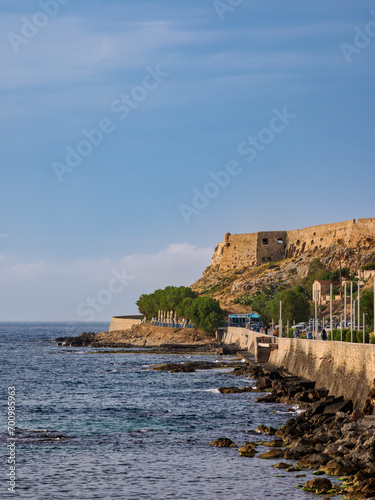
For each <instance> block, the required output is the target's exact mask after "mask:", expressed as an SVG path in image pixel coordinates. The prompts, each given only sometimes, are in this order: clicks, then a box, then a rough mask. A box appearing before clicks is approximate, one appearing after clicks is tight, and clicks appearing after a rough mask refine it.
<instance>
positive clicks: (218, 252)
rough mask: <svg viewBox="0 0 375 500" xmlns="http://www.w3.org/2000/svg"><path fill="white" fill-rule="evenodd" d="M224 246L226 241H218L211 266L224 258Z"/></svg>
mask: <svg viewBox="0 0 375 500" xmlns="http://www.w3.org/2000/svg"><path fill="white" fill-rule="evenodd" d="M224 247H225V244H224V243H218V244H217V245H216V248H215V251H214V254H213V256H212V259H211V264H210V265H211V266H217V265H219V264H220V262H221V259H222V255H223V251H224Z"/></svg>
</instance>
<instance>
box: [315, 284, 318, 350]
mask: <svg viewBox="0 0 375 500" xmlns="http://www.w3.org/2000/svg"><path fill="white" fill-rule="evenodd" d="M315 338H316V340H318V285H315Z"/></svg>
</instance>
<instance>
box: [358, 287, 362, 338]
mask: <svg viewBox="0 0 375 500" xmlns="http://www.w3.org/2000/svg"><path fill="white" fill-rule="evenodd" d="M360 330H361V285H360V284H359V278H358V331H360Z"/></svg>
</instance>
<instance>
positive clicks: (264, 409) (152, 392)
mask: <svg viewBox="0 0 375 500" xmlns="http://www.w3.org/2000/svg"><path fill="white" fill-rule="evenodd" d="M106 329H108V324H105V323H103V324H100V323H94V324H87V323H82V324H79V323H0V342H1V362H0V380H1V387H0V394H1V397H0V400H1V408H0V413H1V414H0V424H1V425H0V428H1V435H0V446H1V491H0V498H4V499H8V498H9V499H10V498H20V499H27V500H60V499H67V500H73V499H90V500H91V499H108V500H115V499H119V500H120V499H121V500H141V499H149V500H159V499H160V500H165V499H173V500H182V499H193V500H194V499H197V500H198V499H199V500H205V499H207V500H209V499H231V500H237V499H259V500H261V499H263V498H272V499H289V500H290V499H302V498H306V497H307V495H306V493H304V492H303V491H301V490H300V489H298V488H296V487H295V486H296V484H298V482H301V481H302V482H305V481H306V480H307V479H309V478H310V474H311V473H310V472H307V473H306V474H307V477H306V478H302V479H296V478H295V477H294V474H293V473H287V472H284V471H283V470H278V469H275V468H273V467H272V465H273V464H275V463H277V462H280V461H282V459H278V460H262V459H259V458H256V457H255V458H248V457H240V455H239V453H238V451H237V450H236V449H235V448H214V447H212V446H210V445H209V442H210V441H212V440H215V439H218V438H220V437H227V438H230V439H232V441H234V442H235V443H236V444H237V445H239V446H241V445H242V444H243V443H244V442H245V441H250V440H253V439H254V436H253V435H252V434H249V433H247V432H246V431H249V430H250V431H251V430H254V429H255V428H256V427H257V426H258V425H259V424H266V425H271V426H275V427H277V426H280V425H282V424H283V423H285V421H286V420H287V419H288V418H290V417H291V416H293V413H288V412H287V408H286V407H285V406H284V405H279V404H265V403H255V402H254V399H255V397H256V396H257V394H252V393H242V394H228V395H222V394H220V393H219V392H218V391H217V388H218V387H222V386H233V385H236V386H237V387H244V386H249V385H252V383H253V382H252V381H251V379H249V378H246V377H234V376H233V375H231V374H230V373H229V370H227V369H224V370H223V369H215V370H202V371H197V372H195V373H169V372H164V371H153V370H152V369H151V365H153V364H160V363H167V362H175V363H176V362H177V363H178V362H184V361H193V360H207V361H215V360H216V359H218V358H217V357H216V356H192V355H155V354H150V353H148V352H145V353H144V354H143V353H142V354H139V353H138V354H137V353H129V354H124V353H106V352H104V351H105V349H98V350H95V349H92V348H90V347H84V348H72V347H64V346H58V345H57V343H56V342H51V341H52V340H53V339H55V338H56V337H61V336H76V335H79V334H80V333H82V332H83V331H96V332H100V331H103V330H106ZM224 359H227V360H228V361H230V360H233V358H230V357H228V358H224ZM220 360H223V358H220ZM11 387H14V388H15V409H16V432H15V436H11V435H10V434H9V429H8V420H7V419H8V394H9V391H8V388H11ZM265 439H268V438H265ZM13 442H14V443H15V466H16V469H15V471H16V481H15V483H16V487H15V491H16V493H12V492H10V491H8V487H9V484H10V483H8V481H9V475H7V474H9V469H10V464H9V463H8V461H9V460H10V453H9V451H10V447H9V446H8V445H9V443H13ZM258 451H267V449H266V448H263V449H262V448H261V447H259V448H258ZM10 461H11V460H10ZM275 476H283V477H275ZM311 477H312V476H311Z"/></svg>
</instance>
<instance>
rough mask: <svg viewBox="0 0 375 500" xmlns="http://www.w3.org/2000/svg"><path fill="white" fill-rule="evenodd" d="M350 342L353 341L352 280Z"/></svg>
mask: <svg viewBox="0 0 375 500" xmlns="http://www.w3.org/2000/svg"><path fill="white" fill-rule="evenodd" d="M350 342H353V281H351V282H350Z"/></svg>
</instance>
